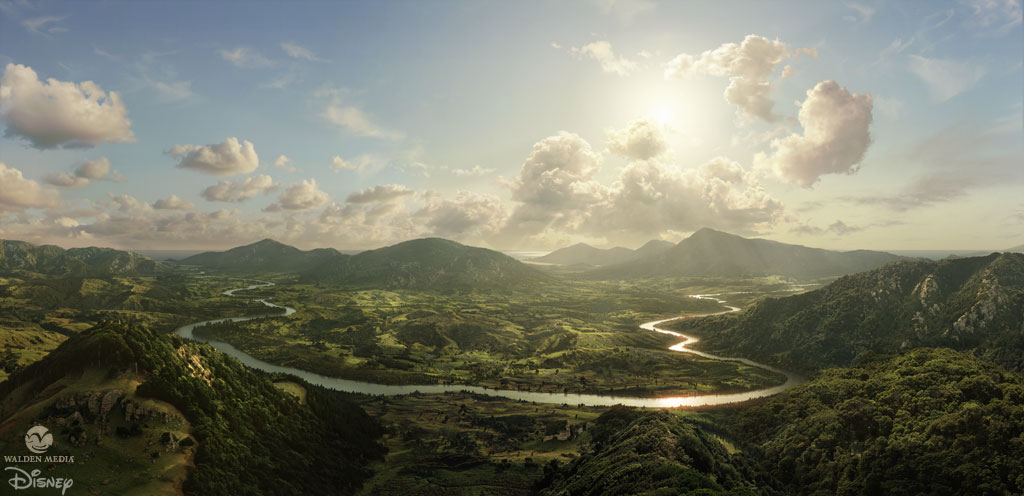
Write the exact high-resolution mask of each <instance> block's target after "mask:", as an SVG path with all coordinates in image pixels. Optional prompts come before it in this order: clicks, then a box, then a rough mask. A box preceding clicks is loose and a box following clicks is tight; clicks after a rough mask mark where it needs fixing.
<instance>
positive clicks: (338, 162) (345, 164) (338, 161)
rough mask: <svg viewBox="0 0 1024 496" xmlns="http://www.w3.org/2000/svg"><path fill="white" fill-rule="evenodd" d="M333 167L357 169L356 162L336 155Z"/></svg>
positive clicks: (335, 168)
mask: <svg viewBox="0 0 1024 496" xmlns="http://www.w3.org/2000/svg"><path fill="white" fill-rule="evenodd" d="M331 168H332V169H334V170H354V169H356V164H353V163H352V162H349V161H347V160H345V159H343V158H341V157H339V156H337V155H335V156H334V158H332V159H331Z"/></svg>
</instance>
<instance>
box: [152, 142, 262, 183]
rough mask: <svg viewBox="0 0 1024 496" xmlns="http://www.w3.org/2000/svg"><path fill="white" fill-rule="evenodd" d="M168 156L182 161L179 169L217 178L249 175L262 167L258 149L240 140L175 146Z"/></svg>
mask: <svg viewBox="0 0 1024 496" xmlns="http://www.w3.org/2000/svg"><path fill="white" fill-rule="evenodd" d="M167 154H168V155H170V156H172V157H176V158H180V159H181V160H180V161H179V162H178V167H181V168H183V169H192V170H195V171H199V172H202V173H205V174H212V175H215V176H233V175H235V174H248V173H250V172H252V171H255V170H256V169H257V168H258V167H259V166H260V159H259V156H258V155H256V148H255V147H254V146H253V145H252V143H250V142H248V141H242V142H241V143H239V141H238V138H228V139H226V140H224V142H223V143H217V144H212V145H174V146H173V147H171V149H170V151H168V152H167Z"/></svg>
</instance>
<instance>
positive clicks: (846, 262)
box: [591, 228, 904, 279]
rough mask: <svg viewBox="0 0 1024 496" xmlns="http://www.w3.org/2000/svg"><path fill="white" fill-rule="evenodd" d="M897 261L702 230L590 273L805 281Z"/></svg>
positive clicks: (865, 253) (881, 254)
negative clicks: (774, 278)
mask: <svg viewBox="0 0 1024 496" xmlns="http://www.w3.org/2000/svg"><path fill="white" fill-rule="evenodd" d="M902 259H904V257H899V256H896V255H893V254H891V253H885V252H877V251H867V250H855V251H846V252H838V251H830V250H823V249H820V248H808V247H806V246H800V245H790V244H786V243H779V242H777V241H769V240H766V239H747V238H743V237H740V236H736V235H733V234H727V233H724V232H721V231H715V230H714V229H707V228H704V229H701V230H699V231H697V232H695V233H693V235H691V236H690V237H689V238H686V239H684V240H682V241H680V242H679V244H677V245H675V246H673V247H671V248H669V249H667V250H662V251H660V252H657V253H654V254H653V255H650V256H647V257H643V258H639V259H637V260H633V261H630V262H625V263H621V264H618V265H613V266H607V267H602V268H599V269H595V270H594V271H592V272H591V274H592V275H593V276H595V277H598V278H607V279H613V278H614V279H628V278H643V277H660V276H717V277H740V276H764V275H781V276H786V277H794V278H799V279H807V278H818V277H830V276H838V275H843V274H851V273H854V272H860V271H864V270H868V269H873V268H875V267H879V266H881V265H885V264H886V263H889V262H892V261H895V260H902Z"/></svg>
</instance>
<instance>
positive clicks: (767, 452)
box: [735, 349, 1024, 496]
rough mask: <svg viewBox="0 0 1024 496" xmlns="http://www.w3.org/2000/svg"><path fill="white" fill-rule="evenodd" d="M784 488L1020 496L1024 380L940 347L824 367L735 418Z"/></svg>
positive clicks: (1022, 484)
mask: <svg viewBox="0 0 1024 496" xmlns="http://www.w3.org/2000/svg"><path fill="white" fill-rule="evenodd" d="M737 415H738V420H736V422H735V426H736V428H737V430H738V432H739V434H741V435H742V436H743V437H746V438H747V439H748V440H749V441H750V442H753V443H756V444H759V445H760V446H761V447H762V449H763V450H764V453H763V455H762V456H761V463H762V466H763V467H764V471H765V472H767V473H768V474H769V475H770V476H771V477H772V478H774V479H776V480H778V481H779V482H780V483H781V487H782V489H784V490H785V492H786V493H790V494H837V495H857V494H887V495H915V494H930V495H954V494H971V495H979V496H980V495H993V496H995V495H1005V494H1024V379H1022V377H1021V376H1020V375H1017V374H1010V373H1007V372H1006V371H1005V370H1003V369H1001V368H1000V367H998V366H995V365H992V364H990V363H987V362H984V361H982V360H979V359H976V358H973V357H971V356H969V355H966V354H963V353H958V352H955V351H952V350H948V349H918V350H914V351H911V352H909V353H907V354H905V355H902V356H897V357H895V358H889V359H882V358H870V359H866V360H865V361H864V362H863V363H859V364H857V365H856V366H854V367H851V368H847V369H830V370H827V371H825V372H823V373H822V374H821V375H820V376H819V377H818V378H816V379H815V380H813V381H811V382H809V383H807V384H805V385H803V386H800V387H798V388H796V389H794V390H792V391H790V392H787V393H784V394H781V395H779V396H777V397H774V398H771V399H769V400H768V401H767V402H765V403H764V404H761V405H758V406H755V407H754V408H751V409H749V410H746V411H742V412H740V413H738V414H737Z"/></svg>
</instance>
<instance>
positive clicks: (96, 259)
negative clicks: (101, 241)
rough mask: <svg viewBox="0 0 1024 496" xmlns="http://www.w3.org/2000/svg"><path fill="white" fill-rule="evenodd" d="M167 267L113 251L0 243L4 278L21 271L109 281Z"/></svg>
mask: <svg viewBox="0 0 1024 496" xmlns="http://www.w3.org/2000/svg"><path fill="white" fill-rule="evenodd" d="M166 268H167V265H166V264H164V263H163V262H157V261H155V260H151V259H149V258H146V257H144V256H142V255H139V254H137V253H132V252H129V251H121V250H114V249H111V248H96V247H89V248H71V249H69V250H65V249H63V248H61V247H59V246H53V245H42V246H36V245H33V244H31V243H26V242H24V241H14V240H7V239H4V240H0V274H11V273H15V272H17V271H25V272H34V273H38V274H45V275H51V276H73V277H109V276H130V275H151V274H154V273H156V272H158V271H160V270H162V269H166Z"/></svg>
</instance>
